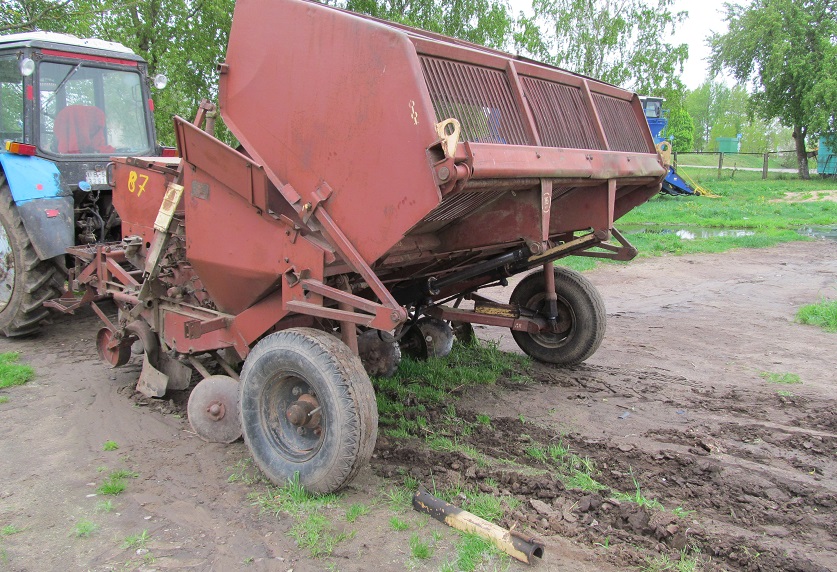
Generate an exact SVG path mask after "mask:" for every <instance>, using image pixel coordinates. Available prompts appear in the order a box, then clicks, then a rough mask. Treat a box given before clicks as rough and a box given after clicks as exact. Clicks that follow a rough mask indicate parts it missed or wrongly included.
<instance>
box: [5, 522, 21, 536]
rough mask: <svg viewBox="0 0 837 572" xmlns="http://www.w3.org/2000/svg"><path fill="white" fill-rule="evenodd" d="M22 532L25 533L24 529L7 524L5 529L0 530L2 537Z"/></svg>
mask: <svg viewBox="0 0 837 572" xmlns="http://www.w3.org/2000/svg"><path fill="white" fill-rule="evenodd" d="M20 532H23V529H22V528H19V527H17V526H15V525H13V524H7V525H6V526H4V527H3V528H0V536H11V535H13V534H18V533H20Z"/></svg>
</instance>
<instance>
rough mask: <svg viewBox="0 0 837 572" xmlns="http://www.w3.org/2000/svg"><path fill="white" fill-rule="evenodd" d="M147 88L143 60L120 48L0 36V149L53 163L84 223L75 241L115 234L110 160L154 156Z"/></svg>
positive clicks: (46, 36)
mask: <svg viewBox="0 0 837 572" xmlns="http://www.w3.org/2000/svg"><path fill="white" fill-rule="evenodd" d="M162 80H163V78H162V77H160V81H162ZM149 83H150V82H149V80H148V76H147V66H146V63H145V62H144V61H143V59H142V58H140V57H139V56H137V55H136V54H134V53H133V51H132V50H131V49H129V48H127V47H125V46H123V45H121V44H118V43H114V42H106V41H102V40H95V39H81V38H77V37H75V36H69V35H66V34H56V33H52V32H27V33H23V34H13V35H8V36H0V143H2V146H3V148H4V149H5V150H8V151H11V152H13V153H14V152H16V153H18V154H22V155H35V156H38V157H41V158H43V159H46V160H48V161H50V162H52V163H54V164H55V166H56V167H57V169H58V172H59V173H60V188H61V191H62V193H63V194H66V195H70V194H72V195H73V196H74V201H73V203H74V205H75V207H76V208H75V214H76V217H75V218H76V223H77V225H78V223H82V226H81V227H80V228H77V231H78V234H79V236H78V237H77V241H78V242H95V241H100V240H104V239H106V235H107V234H109V232H108V231H109V230H110V229H111V228H112V229H114V230H118V221H116V220H115V219H114V220H108V217H109V216H110V217H111V218H114V217H115V216H116V215H115V214H113V215H112V216H111V211H112V208H111V205H110V197H109V196H106V195H109V192H110V186H109V185H108V180H107V173H106V167H107V164H108V162H109V161H110V157H111V156H114V155H119V156H125V155H133V156H137V155H140V156H142V155H155V154H159V153H158V151H159V150H158V149H157V148H156V144H155V133H154V122H153V116H152V111H153V102H152V100H151V95H150V86H149ZM13 191H14V189H13ZM100 193H102V199H103V200H100V197H99V195H100ZM100 218H101V219H102V220H99V219H100Z"/></svg>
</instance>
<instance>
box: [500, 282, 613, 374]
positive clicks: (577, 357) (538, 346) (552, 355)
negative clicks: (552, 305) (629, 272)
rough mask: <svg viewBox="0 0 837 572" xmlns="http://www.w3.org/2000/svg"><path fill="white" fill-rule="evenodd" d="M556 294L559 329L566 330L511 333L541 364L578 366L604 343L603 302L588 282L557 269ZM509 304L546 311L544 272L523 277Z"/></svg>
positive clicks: (526, 351) (523, 348) (536, 310)
mask: <svg viewBox="0 0 837 572" xmlns="http://www.w3.org/2000/svg"><path fill="white" fill-rule="evenodd" d="M555 293H556V294H557V295H558V316H559V317H558V321H559V326H560V327H562V329H563V331H561V332H558V333H552V332H542V333H538V334H530V333H528V332H518V331H514V330H512V336H513V337H514V341H515V342H517V345H518V346H520V349H522V350H523V351H524V352H525V353H526V354H527V355H529V356H531V357H533V358H535V359H536V360H538V361H543V362H547V363H553V364H557V365H565V366H567V365H575V364H578V363H581V362H583V361H584V360H586V359H587V358H589V357H590V356H592V355H593V354H594V353H596V350H597V349H599V345H600V344H601V343H602V339H603V338H604V334H605V323H606V321H607V315H606V314H605V306H604V301H603V300H602V297H601V296H600V295H599V293H598V291H597V290H596V288H595V287H594V286H593V284H591V283H590V281H589V280H587V279H586V278H584V277H583V276H582V275H581V274H579V273H578V272H575V271H574V270H570V269H568V268H562V267H555ZM509 301H510V303H512V304H518V305H519V306H521V307H525V308H528V309H530V310H532V311H535V312H537V313H541V312H543V310H544V307H545V303H546V296H545V293H544V279H543V270H538V271H537V272H534V273H532V274H530V275H529V276H527V277H526V278H524V279H523V280H522V281H521V282H520V284H518V285H517V287H516V288H515V289H514V291H513V292H512V295H511V299H510V300H509Z"/></svg>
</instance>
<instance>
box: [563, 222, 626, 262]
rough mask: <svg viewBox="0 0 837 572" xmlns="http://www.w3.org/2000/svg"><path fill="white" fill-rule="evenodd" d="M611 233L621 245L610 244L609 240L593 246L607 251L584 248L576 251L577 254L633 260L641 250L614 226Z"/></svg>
mask: <svg viewBox="0 0 837 572" xmlns="http://www.w3.org/2000/svg"><path fill="white" fill-rule="evenodd" d="M610 233H611V234H612V235H613V238H615V239H616V242H618V243H619V246H617V245H615V244H610V243H608V242H601V243H599V244H596V245H594V246H593V247H592V248H601V249H602V250H605V251H606V252H598V251H595V250H583V251H581V252H576V253H575V255H576V256H587V257H588V258H607V259H609V260H621V261H628V260H633V259H634V258H635V257H636V255H637V254H638V253H639V251H638V250H637V249H636V247H635V246H634V245H633V244H631V243H630V242H628V239H626V238H625V237H624V236H623V235H622V233H621V232H619V231H618V230H616V229H615V228H612V229H611V230H610Z"/></svg>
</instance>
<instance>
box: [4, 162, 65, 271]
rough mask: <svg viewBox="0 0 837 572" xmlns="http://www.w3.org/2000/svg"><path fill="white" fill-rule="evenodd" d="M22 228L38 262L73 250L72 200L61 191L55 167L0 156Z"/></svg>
mask: <svg viewBox="0 0 837 572" xmlns="http://www.w3.org/2000/svg"><path fill="white" fill-rule="evenodd" d="M0 167H2V170H3V173H4V174H5V175H6V181H7V183H8V185H9V190H10V191H11V193H12V200H14V203H15V206H16V207H17V211H18V214H19V215H20V218H21V220H22V221H23V228H24V229H26V234H27V235H28V236H29V240H30V241H31V243H32V247H33V248H34V249H35V253H36V254H37V255H38V258H40V259H41V260H47V259H49V258H54V257H55V256H59V255H61V254H66V252H67V248H69V247H71V246H73V244H74V238H73V226H74V224H73V196H72V194H71V193H70V192H69V191H64V190H62V189H61V185H60V183H59V180H60V175H59V173H58V167H56V166H55V164H54V163H52V162H50V161H47V160H45V159H41V158H40V157H29V156H23V155H13V154H11V153H0Z"/></svg>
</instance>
